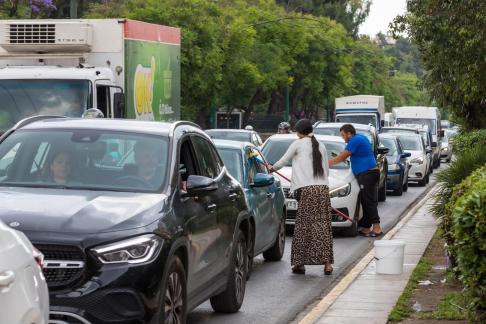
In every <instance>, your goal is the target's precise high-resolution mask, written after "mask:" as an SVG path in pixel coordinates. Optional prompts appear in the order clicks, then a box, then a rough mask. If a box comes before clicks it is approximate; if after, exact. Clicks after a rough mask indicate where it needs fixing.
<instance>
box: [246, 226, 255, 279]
mask: <svg viewBox="0 0 486 324" xmlns="http://www.w3.org/2000/svg"><path fill="white" fill-rule="evenodd" d="M249 227H250V229H249V231H248V232H249V233H248V235H249V236H250V237H249V238H248V241H247V242H248V243H247V244H246V246H247V247H248V252H247V253H248V261H247V265H248V269H247V271H246V280H249V279H250V277H251V272H252V271H253V258H254V257H255V253H254V251H255V229H254V228H253V225H251V223H250V226H249Z"/></svg>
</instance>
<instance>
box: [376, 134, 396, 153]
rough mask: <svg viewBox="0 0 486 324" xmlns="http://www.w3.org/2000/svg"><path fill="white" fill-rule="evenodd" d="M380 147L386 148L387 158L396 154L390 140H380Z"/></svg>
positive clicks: (394, 145)
mask: <svg viewBox="0 0 486 324" xmlns="http://www.w3.org/2000/svg"><path fill="white" fill-rule="evenodd" d="M380 147H386V148H388V150H389V151H388V153H387V154H386V155H387V156H395V155H397V153H398V148H397V145H396V143H395V141H394V140H393V139H392V138H380Z"/></svg>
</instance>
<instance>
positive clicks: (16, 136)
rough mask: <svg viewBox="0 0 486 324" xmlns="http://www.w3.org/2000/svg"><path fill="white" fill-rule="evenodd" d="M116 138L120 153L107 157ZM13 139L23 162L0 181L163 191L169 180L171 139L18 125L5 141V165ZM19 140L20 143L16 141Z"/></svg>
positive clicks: (1, 152)
mask: <svg viewBox="0 0 486 324" xmlns="http://www.w3.org/2000/svg"><path fill="white" fill-rule="evenodd" d="M115 142H116V143H117V144H118V147H117V151H116V152H118V153H119V155H120V156H122V157H123V156H130V157H131V158H126V159H123V158H122V159H121V160H120V161H119V162H118V163H117V164H113V163H111V162H110V163H106V159H107V155H111V153H113V152H114V151H113V148H114V147H111V148H110V145H109V144H110V143H115ZM12 143H19V144H20V148H22V147H25V149H20V150H18V152H19V153H18V154H20V156H19V158H20V159H21V161H22V163H16V164H15V165H12V167H14V169H13V170H12V171H13V172H10V171H9V172H8V174H5V175H4V177H0V186H2V185H3V186H7V185H8V186H20V187H46V188H49V187H62V188H63V189H87V190H115V191H134V192H159V191H160V189H161V187H162V185H163V184H164V183H165V177H166V170H167V156H168V139H167V138H165V137H161V136H149V135H143V134H138V133H126V132H124V133H121V132H113V131H105V130H103V131H101V130H97V129H86V130H64V129H62V130H61V129H48V130H19V131H17V132H15V133H13V134H12V135H10V136H9V137H7V138H6V139H5V141H4V142H3V143H1V144H0V159H1V160H0V165H1V164H2V163H3V164H6V161H7V160H8V157H9V156H10V157H11V155H12V153H9V152H10V151H11V150H12V148H11V147H12V146H11V145H12ZM17 145H18V144H17Z"/></svg>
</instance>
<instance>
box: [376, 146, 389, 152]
mask: <svg viewBox="0 0 486 324" xmlns="http://www.w3.org/2000/svg"><path fill="white" fill-rule="evenodd" d="M389 151H390V149H389V148H388V147H379V148H378V154H387V153H388V152H389Z"/></svg>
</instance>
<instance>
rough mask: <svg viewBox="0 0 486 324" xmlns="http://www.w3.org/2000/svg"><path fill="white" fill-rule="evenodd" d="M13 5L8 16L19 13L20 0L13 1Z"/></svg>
mask: <svg viewBox="0 0 486 324" xmlns="http://www.w3.org/2000/svg"><path fill="white" fill-rule="evenodd" d="M11 4H12V6H11V7H10V10H9V13H8V16H9V17H14V16H15V15H16V14H17V9H18V7H19V0H14V1H12V2H11Z"/></svg>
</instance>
